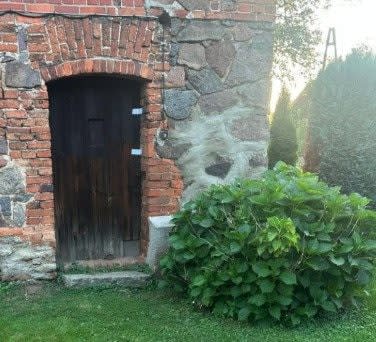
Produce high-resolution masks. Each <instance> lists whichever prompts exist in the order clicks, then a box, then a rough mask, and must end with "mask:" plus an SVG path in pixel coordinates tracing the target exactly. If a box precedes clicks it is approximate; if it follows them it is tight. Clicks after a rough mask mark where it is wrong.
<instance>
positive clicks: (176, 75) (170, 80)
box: [166, 66, 185, 88]
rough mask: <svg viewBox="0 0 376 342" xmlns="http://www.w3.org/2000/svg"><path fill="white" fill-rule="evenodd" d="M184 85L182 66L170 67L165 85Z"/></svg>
mask: <svg viewBox="0 0 376 342" xmlns="http://www.w3.org/2000/svg"><path fill="white" fill-rule="evenodd" d="M184 86H185V70H184V68H183V67H177V66H175V67H172V68H171V70H170V71H169V72H168V73H167V76H166V87H168V88H182V87H184Z"/></svg>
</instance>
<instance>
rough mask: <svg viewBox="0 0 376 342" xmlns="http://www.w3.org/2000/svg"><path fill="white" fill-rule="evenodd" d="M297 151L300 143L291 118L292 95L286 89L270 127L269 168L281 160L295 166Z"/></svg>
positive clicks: (283, 90)
mask: <svg viewBox="0 0 376 342" xmlns="http://www.w3.org/2000/svg"><path fill="white" fill-rule="evenodd" d="M297 151H298V142H297V138H296V128H295V126H294V124H293V122H292V117H291V100H290V94H289V92H288V91H287V89H286V88H285V87H284V88H283V89H282V92H281V95H280V98H279V100H278V103H277V107H276V110H275V112H274V115H273V119H272V124H271V127H270V145H269V150H268V158H269V168H270V169H272V168H273V167H274V166H275V165H276V164H277V162H278V161H280V160H281V161H284V162H285V163H286V164H290V165H294V164H295V163H296V161H297Z"/></svg>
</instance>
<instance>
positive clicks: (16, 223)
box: [0, 0, 275, 279]
mask: <svg viewBox="0 0 376 342" xmlns="http://www.w3.org/2000/svg"><path fill="white" fill-rule="evenodd" d="M274 1H275V0H211V1H206V0H205V1H202V0H189V1H185V0H90V1H89V0H87V1H86V0H85V1H68V0H45V1H41V0H7V1H1V2H0V15H1V16H0V277H1V278H3V279H16V278H20V279H26V278H37V279H41V278H44V279H49V278H51V277H53V276H54V270H55V260H54V258H55V245H56V241H55V228H54V202H53V198H54V196H53V185H52V184H53V182H52V177H53V172H52V160H51V150H50V147H51V143H50V139H51V136H50V127H49V120H48V116H49V102H48V92H47V87H46V83H47V82H49V81H50V80H56V79H59V78H62V77H70V76H74V75H80V74H91V73H102V74H111V75H121V76H123V77H132V78H137V79H139V80H140V81H141V82H143V84H144V87H143V91H142V94H141V95H142V98H143V105H144V107H145V115H144V117H143V119H142V125H141V126H142V127H141V148H142V151H143V155H142V171H143V174H144V180H143V185H142V233H141V237H140V240H141V242H140V243H141V251H142V254H143V255H145V254H146V251H147V246H148V239H149V237H148V223H147V222H148V218H149V217H150V216H161V215H162V216H163V215H170V214H173V213H174V212H176V211H177V210H178V208H179V205H180V204H181V203H182V202H184V201H186V200H188V199H189V198H192V197H193V196H194V195H195V194H196V193H197V192H198V191H200V190H202V189H204V188H205V187H207V186H208V185H209V184H211V183H224V182H229V181H232V180H233V179H234V178H236V177H239V176H249V177H256V176H258V175H259V174H260V173H261V172H262V171H263V170H264V169H265V166H266V145H267V140H268V127H267V111H268V102H269V91H270V70H271V63H272V32H273V20H274V14H275V6H274ZM6 11H11V12H10V13H7V12H6ZM163 11H167V12H168V13H169V14H170V15H171V17H172V19H171V28H169V27H167V28H166V29H165V30H163V29H162V25H161V24H160V23H159V22H158V16H160V15H161V14H162V13H163ZM61 14H64V16H62V15H61ZM164 40H166V44H165V43H164Z"/></svg>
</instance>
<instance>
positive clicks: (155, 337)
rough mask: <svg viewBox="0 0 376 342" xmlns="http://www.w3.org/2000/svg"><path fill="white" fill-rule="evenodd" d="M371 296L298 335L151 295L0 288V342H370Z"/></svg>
mask: <svg viewBox="0 0 376 342" xmlns="http://www.w3.org/2000/svg"><path fill="white" fill-rule="evenodd" d="M375 340H376V291H375V290H373V292H372V293H371V297H369V298H368V300H367V304H366V307H365V308H363V309H362V310H361V311H353V312H351V313H347V314H345V315H341V316H338V317H329V316H327V317H325V318H320V319H318V320H317V321H316V322H310V323H304V324H303V325H301V326H299V327H298V328H286V327H283V326H281V325H273V324H272V323H264V324H255V325H252V324H249V325H247V324H241V323H238V322H234V321H231V320H222V319H219V318H216V317H213V316H211V315H209V314H207V313H202V312H198V311H196V310H194V309H193V308H192V306H191V305H190V304H189V303H188V302H187V301H184V300H182V299H179V298H177V297H174V296H173V295H172V294H171V293H163V292H159V291H156V290H143V291H130V290H127V289H122V288H113V289H108V288H107V289H99V288H91V289H78V290H73V289H64V288H62V287H60V286H58V285H56V284H44V285H43V287H42V288H35V287H31V286H27V285H18V286H12V287H9V286H5V285H4V284H1V283H0V341H1V342H7V341H28V342H29V341H48V342H52V341H69V342H70V341H101V342H102V341H194V342H198V341H205V342H209V341H231V342H234V341H261V342H267V341H288V342H291V341H309V342H312V341H320V342H324V341H325V342H327V341H362V342H366V341H375Z"/></svg>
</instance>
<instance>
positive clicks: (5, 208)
mask: <svg viewBox="0 0 376 342" xmlns="http://www.w3.org/2000/svg"><path fill="white" fill-rule="evenodd" d="M0 214H1V216H2V217H10V216H11V215H12V204H11V200H10V197H9V196H1V197H0Z"/></svg>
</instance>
